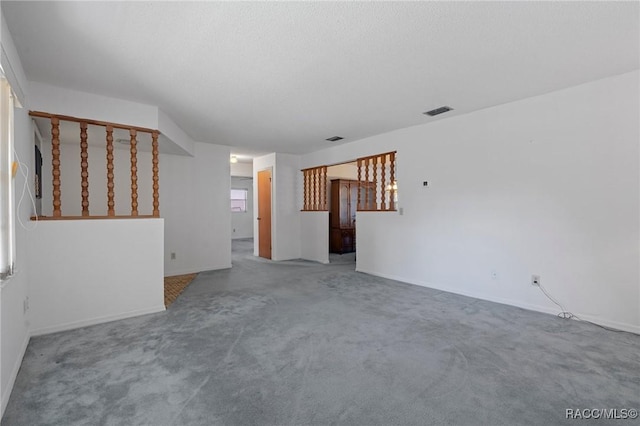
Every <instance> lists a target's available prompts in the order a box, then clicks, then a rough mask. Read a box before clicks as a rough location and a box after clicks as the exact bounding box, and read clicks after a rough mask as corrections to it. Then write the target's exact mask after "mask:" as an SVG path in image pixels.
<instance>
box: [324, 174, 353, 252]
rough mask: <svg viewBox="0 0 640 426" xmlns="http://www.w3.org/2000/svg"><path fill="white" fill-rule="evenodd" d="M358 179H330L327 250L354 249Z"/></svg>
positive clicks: (345, 250)
mask: <svg viewBox="0 0 640 426" xmlns="http://www.w3.org/2000/svg"><path fill="white" fill-rule="evenodd" d="M357 207H358V181H355V180H346V179H334V180H332V181H331V210H330V212H329V228H330V231H329V232H330V234H329V251H330V252H331V253H341V254H342V253H350V252H353V251H355V250H356V210H357Z"/></svg>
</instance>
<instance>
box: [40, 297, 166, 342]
mask: <svg viewBox="0 0 640 426" xmlns="http://www.w3.org/2000/svg"><path fill="white" fill-rule="evenodd" d="M165 309H166V308H165V306H164V304H163V305H160V306H154V307H152V308H146V309H140V310H136V311H129V312H123V313H119V314H115V315H106V316H103V317H97V318H90V319H86V320H82V321H73V322H67V323H64V324H58V325H53V326H49V327H42V328H37V329H34V330H32V331H31V336H42V335H44V334H51V333H57V332H59V331H67V330H73V329H75V328H81V327H88V326H90V325H96V324H102V323H105V322H111V321H117V320H121V319H125V318H132V317H137V316H140V315H147V314H154V313H156V312H162V311H164V310H165Z"/></svg>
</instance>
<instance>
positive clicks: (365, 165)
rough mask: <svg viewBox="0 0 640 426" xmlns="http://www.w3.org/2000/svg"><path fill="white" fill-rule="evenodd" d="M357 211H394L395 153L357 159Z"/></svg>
mask: <svg viewBox="0 0 640 426" xmlns="http://www.w3.org/2000/svg"><path fill="white" fill-rule="evenodd" d="M358 181H359V190H358V211H395V210H396V205H397V203H398V184H397V182H396V151H393V152H388V153H386V154H378V155H373V156H371V157H364V158H358Z"/></svg>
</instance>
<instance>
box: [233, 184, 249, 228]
mask: <svg viewBox="0 0 640 426" xmlns="http://www.w3.org/2000/svg"><path fill="white" fill-rule="evenodd" d="M231 188H232V189H246V190H247V211H246V212H231V238H253V178H243V177H237V176H231Z"/></svg>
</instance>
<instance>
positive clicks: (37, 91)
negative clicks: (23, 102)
mask: <svg viewBox="0 0 640 426" xmlns="http://www.w3.org/2000/svg"><path fill="white" fill-rule="evenodd" d="M29 93H30V96H31V109H33V110H36V111H43V112H49V113H52V114H60V115H70V116H73V117H82V118H90V119H93V120H102V121H109V122H112V123H123V124H129V125H132V126H139V127H146V128H149V129H158V108H157V107H155V106H152V105H145V104H140V103H137V102H130V101H125V100H122V99H115V98H110V97H106V96H100V95H94V94H92V93H85V92H80V91H77V90H70V89H64V88H61V87H56V86H51V85H49V84H44V83H38V82H35V81H32V82H30V92H29ZM43 136H44V135H43Z"/></svg>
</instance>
